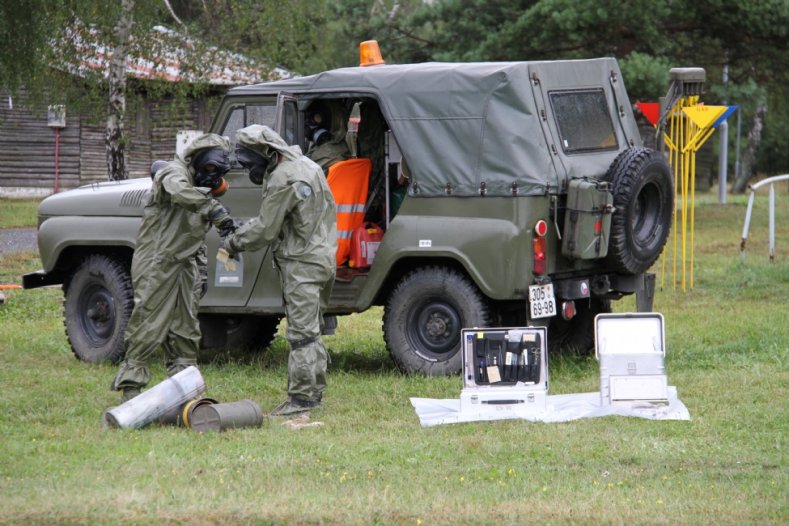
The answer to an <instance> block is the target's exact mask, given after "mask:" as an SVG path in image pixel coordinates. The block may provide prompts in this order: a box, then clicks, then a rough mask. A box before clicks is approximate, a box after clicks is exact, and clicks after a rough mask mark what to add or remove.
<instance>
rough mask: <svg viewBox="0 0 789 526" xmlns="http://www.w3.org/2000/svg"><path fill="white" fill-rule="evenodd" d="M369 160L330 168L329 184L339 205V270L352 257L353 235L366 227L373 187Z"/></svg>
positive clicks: (335, 165) (357, 160)
mask: <svg viewBox="0 0 789 526" xmlns="http://www.w3.org/2000/svg"><path fill="white" fill-rule="evenodd" d="M372 168H373V163H372V162H371V161H370V159H348V160H345V161H340V162H338V163H334V164H333V165H331V166H330V167H329V174H328V175H327V176H326V181H327V182H328V183H329V188H330V189H331V193H332V195H333V196H334V202H335V203H337V266H338V267H339V266H340V265H343V264H345V262H347V261H348V258H349V257H350V255H351V235H352V234H353V231H354V230H355V229H356V228H358V227H359V226H361V225H362V223H364V207H365V205H366V204H367V190H368V187H369V185H370V172H371V171H372Z"/></svg>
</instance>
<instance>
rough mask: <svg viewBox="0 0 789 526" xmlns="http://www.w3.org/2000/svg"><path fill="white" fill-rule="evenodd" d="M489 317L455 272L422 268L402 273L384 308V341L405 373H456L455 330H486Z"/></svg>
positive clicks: (475, 292)
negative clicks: (403, 275) (476, 328)
mask: <svg viewBox="0 0 789 526" xmlns="http://www.w3.org/2000/svg"><path fill="white" fill-rule="evenodd" d="M489 323H490V313H489V309H488V305H487V303H486V301H485V298H484V297H483V296H482V293H480V291H479V289H477V287H476V286H475V285H474V284H473V283H472V282H471V281H469V280H468V279H467V278H466V277H465V276H463V275H462V274H460V273H459V272H457V271H454V270H451V269H447V268H442V267H425V268H420V269H417V270H414V271H413V272H411V273H409V274H408V275H406V276H405V277H404V278H403V279H402V280H400V282H399V283H398V284H397V286H396V287H395V289H394V291H393V292H392V295H391V296H390V297H389V301H388V302H387V303H386V307H385V308H384V339H385V340H386V345H387V347H388V348H389V352H390V353H391V355H392V358H393V359H394V361H395V363H396V364H397V366H398V367H399V368H400V370H401V371H402V372H404V373H407V374H424V375H428V376H443V375H448V374H453V373H457V372H459V371H460V368H461V363H462V356H461V353H460V330H461V329H462V328H464V327H486V326H488V325H489Z"/></svg>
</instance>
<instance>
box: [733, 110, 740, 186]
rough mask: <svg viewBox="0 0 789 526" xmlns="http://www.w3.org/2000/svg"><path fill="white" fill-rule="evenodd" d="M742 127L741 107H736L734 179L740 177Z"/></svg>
mask: <svg viewBox="0 0 789 526" xmlns="http://www.w3.org/2000/svg"><path fill="white" fill-rule="evenodd" d="M741 129H742V109H741V108H738V109H737V143H736V146H735V148H734V179H735V180H736V179H738V178H739V177H740V131H741Z"/></svg>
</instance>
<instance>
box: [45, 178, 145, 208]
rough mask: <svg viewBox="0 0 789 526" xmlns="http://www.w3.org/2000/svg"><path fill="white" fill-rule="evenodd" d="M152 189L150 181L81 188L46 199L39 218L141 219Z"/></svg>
mask: <svg viewBox="0 0 789 526" xmlns="http://www.w3.org/2000/svg"><path fill="white" fill-rule="evenodd" d="M150 188H151V180H150V179H149V178H147V177H143V178H138V179H127V180H126V181H112V182H107V183H93V184H90V185H85V186H80V187H79V188H75V189H74V190H69V191H67V192H61V193H57V194H54V195H51V196H49V197H47V198H46V199H44V200H43V201H42V202H41V205H39V207H38V215H39V216H43V217H54V216H130V217H134V216H140V215H142V207H143V206H144V204H145V201H146V200H147V197H148V191H149V190H150Z"/></svg>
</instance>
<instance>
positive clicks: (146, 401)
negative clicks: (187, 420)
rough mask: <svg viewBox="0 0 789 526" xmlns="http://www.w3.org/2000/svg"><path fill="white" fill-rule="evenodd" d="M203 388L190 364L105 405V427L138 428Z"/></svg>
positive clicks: (199, 378)
mask: <svg viewBox="0 0 789 526" xmlns="http://www.w3.org/2000/svg"><path fill="white" fill-rule="evenodd" d="M205 389H206V387H205V381H204V380H203V376H202V375H201V374H200V371H199V370H198V369H197V367H195V366H193V365H192V366H189V367H187V368H186V369H184V370H183V371H181V372H179V373H178V374H175V375H173V376H172V377H170V378H168V379H167V380H164V381H163V382H161V383H158V384H156V385H155V386H153V387H152V388H150V389H149V390H147V391H145V392H143V393H141V394H139V395H137V396H135V397H134V398H132V399H131V400H129V401H128V402H125V403H123V404H121V405H119V406H118V407H113V408H111V409H108V410H107V411H105V412H104V414H103V415H102V416H103V420H104V423H105V425H107V426H109V427H119V428H121V429H139V428H141V427H144V426H146V425H148V424H150V423H151V422H153V421H154V420H156V419H157V418H159V417H161V416H162V415H163V414H165V413H167V412H168V411H170V410H171V409H172V408H174V407H180V406H181V404H183V403H185V402H187V401H189V400H192V399H194V398H196V397H198V396H199V395H200V394H201V393H203V392H204V391H205Z"/></svg>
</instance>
